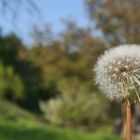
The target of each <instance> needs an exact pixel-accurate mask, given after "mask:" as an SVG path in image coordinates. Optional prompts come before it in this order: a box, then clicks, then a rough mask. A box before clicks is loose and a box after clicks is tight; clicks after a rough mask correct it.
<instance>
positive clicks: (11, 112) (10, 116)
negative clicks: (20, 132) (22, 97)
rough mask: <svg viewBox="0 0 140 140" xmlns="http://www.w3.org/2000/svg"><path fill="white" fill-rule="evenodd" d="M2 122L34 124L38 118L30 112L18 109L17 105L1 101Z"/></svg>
mask: <svg viewBox="0 0 140 140" xmlns="http://www.w3.org/2000/svg"><path fill="white" fill-rule="evenodd" d="M0 120H7V121H8V120H9V121H14V122H23V121H25V122H28V121H30V122H32V121H35V120H36V117H35V116H34V115H33V114H31V113H29V112H28V111H26V110H24V109H22V108H20V107H18V106H17V104H13V103H10V102H8V101H5V100H2V99H1V100H0Z"/></svg>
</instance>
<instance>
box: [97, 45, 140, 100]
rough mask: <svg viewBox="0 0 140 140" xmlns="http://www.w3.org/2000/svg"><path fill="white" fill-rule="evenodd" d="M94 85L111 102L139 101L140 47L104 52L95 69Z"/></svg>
mask: <svg viewBox="0 0 140 140" xmlns="http://www.w3.org/2000/svg"><path fill="white" fill-rule="evenodd" d="M95 73H96V83H97V84H98V85H99V87H100V89H101V90H103V92H104V93H105V94H106V95H107V97H108V98H109V99H111V100H118V101H125V100H127V99H129V101H133V102H139V101H140V97H139V94H140V45H121V46H118V47H116V48H112V49H110V50H108V51H106V52H105V53H104V54H103V55H102V56H101V57H100V58H99V59H98V61H97V64H96V67H95Z"/></svg>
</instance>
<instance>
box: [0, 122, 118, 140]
mask: <svg viewBox="0 0 140 140" xmlns="http://www.w3.org/2000/svg"><path fill="white" fill-rule="evenodd" d="M0 140H119V138H117V137H115V136H112V135H110V134H107V133H101V132H100V133H93V134H88V133H82V132H78V131H74V130H71V129H65V130H64V129H61V128H56V127H52V126H44V125H43V124H32V123H31V124H30V123H29V124H25V123H21V122H20V123H14V122H10V121H9V122H8V121H0Z"/></svg>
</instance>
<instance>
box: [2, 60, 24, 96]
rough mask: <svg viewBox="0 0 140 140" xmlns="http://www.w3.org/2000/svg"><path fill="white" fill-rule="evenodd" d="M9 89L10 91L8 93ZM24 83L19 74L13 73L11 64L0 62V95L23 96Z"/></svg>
mask: <svg viewBox="0 0 140 140" xmlns="http://www.w3.org/2000/svg"><path fill="white" fill-rule="evenodd" d="M9 91H10V93H9ZM23 92H24V85H23V83H22V80H21V78H20V76H19V75H18V74H16V73H14V69H13V67H12V66H4V65H3V64H2V63H0V94H1V96H10V97H11V96H13V98H21V97H23Z"/></svg>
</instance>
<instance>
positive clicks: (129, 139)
mask: <svg viewBox="0 0 140 140" xmlns="http://www.w3.org/2000/svg"><path fill="white" fill-rule="evenodd" d="M126 140H132V113H131V105H130V102H129V101H126Z"/></svg>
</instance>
